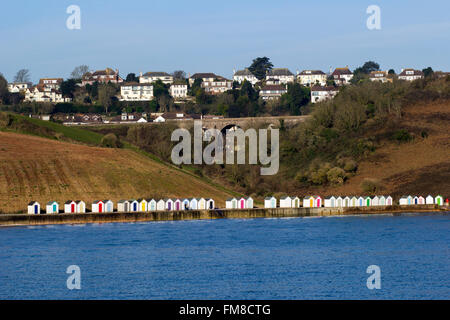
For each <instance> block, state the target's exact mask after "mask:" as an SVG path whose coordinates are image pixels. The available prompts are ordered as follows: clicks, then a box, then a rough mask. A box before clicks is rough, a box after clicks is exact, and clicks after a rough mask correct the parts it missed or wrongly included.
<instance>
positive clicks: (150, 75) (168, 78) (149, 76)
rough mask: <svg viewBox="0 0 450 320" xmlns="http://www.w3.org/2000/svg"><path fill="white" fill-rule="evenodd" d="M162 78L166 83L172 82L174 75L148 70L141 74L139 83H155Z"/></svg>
mask: <svg viewBox="0 0 450 320" xmlns="http://www.w3.org/2000/svg"><path fill="white" fill-rule="evenodd" d="M158 80H161V81H162V83H164V84H172V83H173V76H172V75H170V74H168V73H166V72H159V71H158V72H147V73H145V74H142V72H141V73H140V75H139V83H153V82H156V81H158Z"/></svg>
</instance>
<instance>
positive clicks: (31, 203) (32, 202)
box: [28, 201, 39, 206]
mask: <svg viewBox="0 0 450 320" xmlns="http://www.w3.org/2000/svg"><path fill="white" fill-rule="evenodd" d="M36 203H37V204H39V202H37V201H31V202H30V203H28V205H29V206H32V205H33V204H36Z"/></svg>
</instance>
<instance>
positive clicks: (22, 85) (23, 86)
mask: <svg viewBox="0 0 450 320" xmlns="http://www.w3.org/2000/svg"><path fill="white" fill-rule="evenodd" d="M32 86H33V84H32V83H31V82H13V83H8V91H9V92H11V93H19V92H25V90H27V89H29V88H31V87H32Z"/></svg>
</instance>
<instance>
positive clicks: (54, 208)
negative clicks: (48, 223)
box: [53, 204, 57, 213]
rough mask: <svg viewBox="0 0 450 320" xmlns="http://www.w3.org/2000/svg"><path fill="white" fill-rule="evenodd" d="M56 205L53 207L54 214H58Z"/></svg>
mask: <svg viewBox="0 0 450 320" xmlns="http://www.w3.org/2000/svg"><path fill="white" fill-rule="evenodd" d="M56 211H57V210H56V204H54V205H53V213H56Z"/></svg>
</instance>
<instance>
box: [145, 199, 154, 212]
mask: <svg viewBox="0 0 450 320" xmlns="http://www.w3.org/2000/svg"><path fill="white" fill-rule="evenodd" d="M147 211H156V200H155V199H147Z"/></svg>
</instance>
